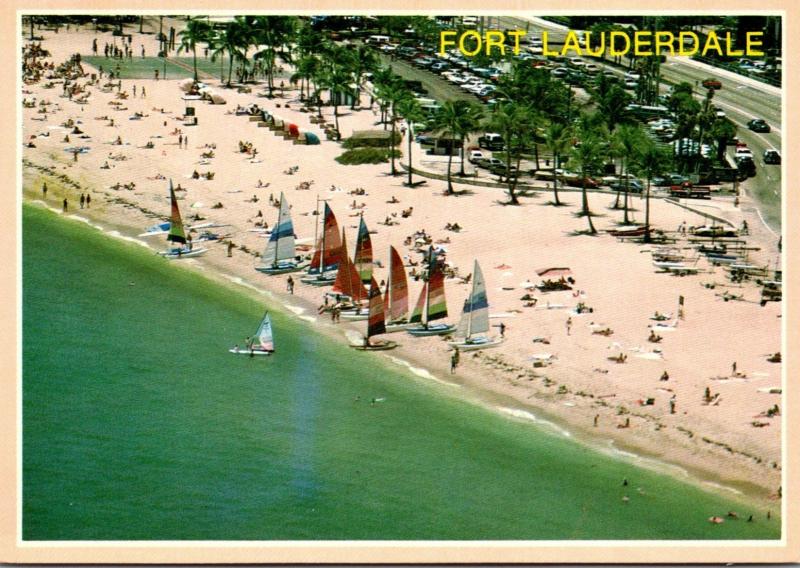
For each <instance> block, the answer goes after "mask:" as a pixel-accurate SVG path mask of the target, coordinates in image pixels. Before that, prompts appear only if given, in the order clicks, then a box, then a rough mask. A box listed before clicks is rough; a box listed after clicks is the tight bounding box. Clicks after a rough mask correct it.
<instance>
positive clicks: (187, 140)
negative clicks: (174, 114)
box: [183, 136, 189, 150]
mask: <svg viewBox="0 0 800 568" xmlns="http://www.w3.org/2000/svg"><path fill="white" fill-rule="evenodd" d="M183 148H184V150H186V149H188V148H189V137H188V136H184V137H183Z"/></svg>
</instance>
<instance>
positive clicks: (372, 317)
mask: <svg viewBox="0 0 800 568" xmlns="http://www.w3.org/2000/svg"><path fill="white" fill-rule="evenodd" d="M382 333H386V321H385V319H384V315H383V297H382V296H381V289H380V287H379V286H378V283H377V282H375V278H370V287H369V320H368V322H367V338H369V337H373V336H375V335H380V334H382Z"/></svg>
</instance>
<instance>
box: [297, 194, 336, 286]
mask: <svg viewBox="0 0 800 568" xmlns="http://www.w3.org/2000/svg"><path fill="white" fill-rule="evenodd" d="M341 256H342V242H341V240H340V237H339V224H338V223H337V222H336V216H335V215H334V214H333V211H332V210H331V208H330V207H329V206H328V204H327V203H325V209H324V214H323V216H322V234H321V235H320V238H319V241H317V248H316V250H315V251H314V257H313V258H312V259H311V264H310V267H309V269H308V272H307V273H306V275H305V276H303V277H302V278H300V282H302V283H303V284H311V285H312V286H330V285H331V284H333V283H334V282H335V281H336V272H337V271H338V269H339V263H340V262H341Z"/></svg>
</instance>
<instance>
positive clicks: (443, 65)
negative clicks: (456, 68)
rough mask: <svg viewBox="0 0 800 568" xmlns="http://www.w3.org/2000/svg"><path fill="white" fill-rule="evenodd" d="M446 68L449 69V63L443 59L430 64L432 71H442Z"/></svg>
mask: <svg viewBox="0 0 800 568" xmlns="http://www.w3.org/2000/svg"><path fill="white" fill-rule="evenodd" d="M448 69H450V64H449V63H446V62H444V61H437V62H436V63H434V64H433V65H431V71H433V72H434V73H441V72H442V71H447V70H448Z"/></svg>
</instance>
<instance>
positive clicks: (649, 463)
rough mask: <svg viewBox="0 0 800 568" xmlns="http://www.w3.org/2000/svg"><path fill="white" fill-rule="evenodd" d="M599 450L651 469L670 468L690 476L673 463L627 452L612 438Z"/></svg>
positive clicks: (661, 470) (660, 470)
mask: <svg viewBox="0 0 800 568" xmlns="http://www.w3.org/2000/svg"><path fill="white" fill-rule="evenodd" d="M600 451H602V452H603V453H605V454H607V455H611V456H613V457H618V458H625V459H627V460H629V461H632V462H634V463H635V464H637V465H641V466H643V467H646V468H648V469H650V470H653V471H658V472H663V471H664V470H665V469H670V470H672V471H675V472H676V473H679V474H680V475H682V476H683V477H687V478H688V477H690V475H689V471H688V470H686V469H684V468H682V467H680V466H678V465H674V464H670V463H666V462H663V461H660V460H657V459H653V458H646V457H644V456H640V455H639V454H634V453H633V452H627V451H625V450H620V449H619V448H617V447H616V446H615V444H614V440H609V441H608V447H605V448H602V447H601V448H600Z"/></svg>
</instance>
